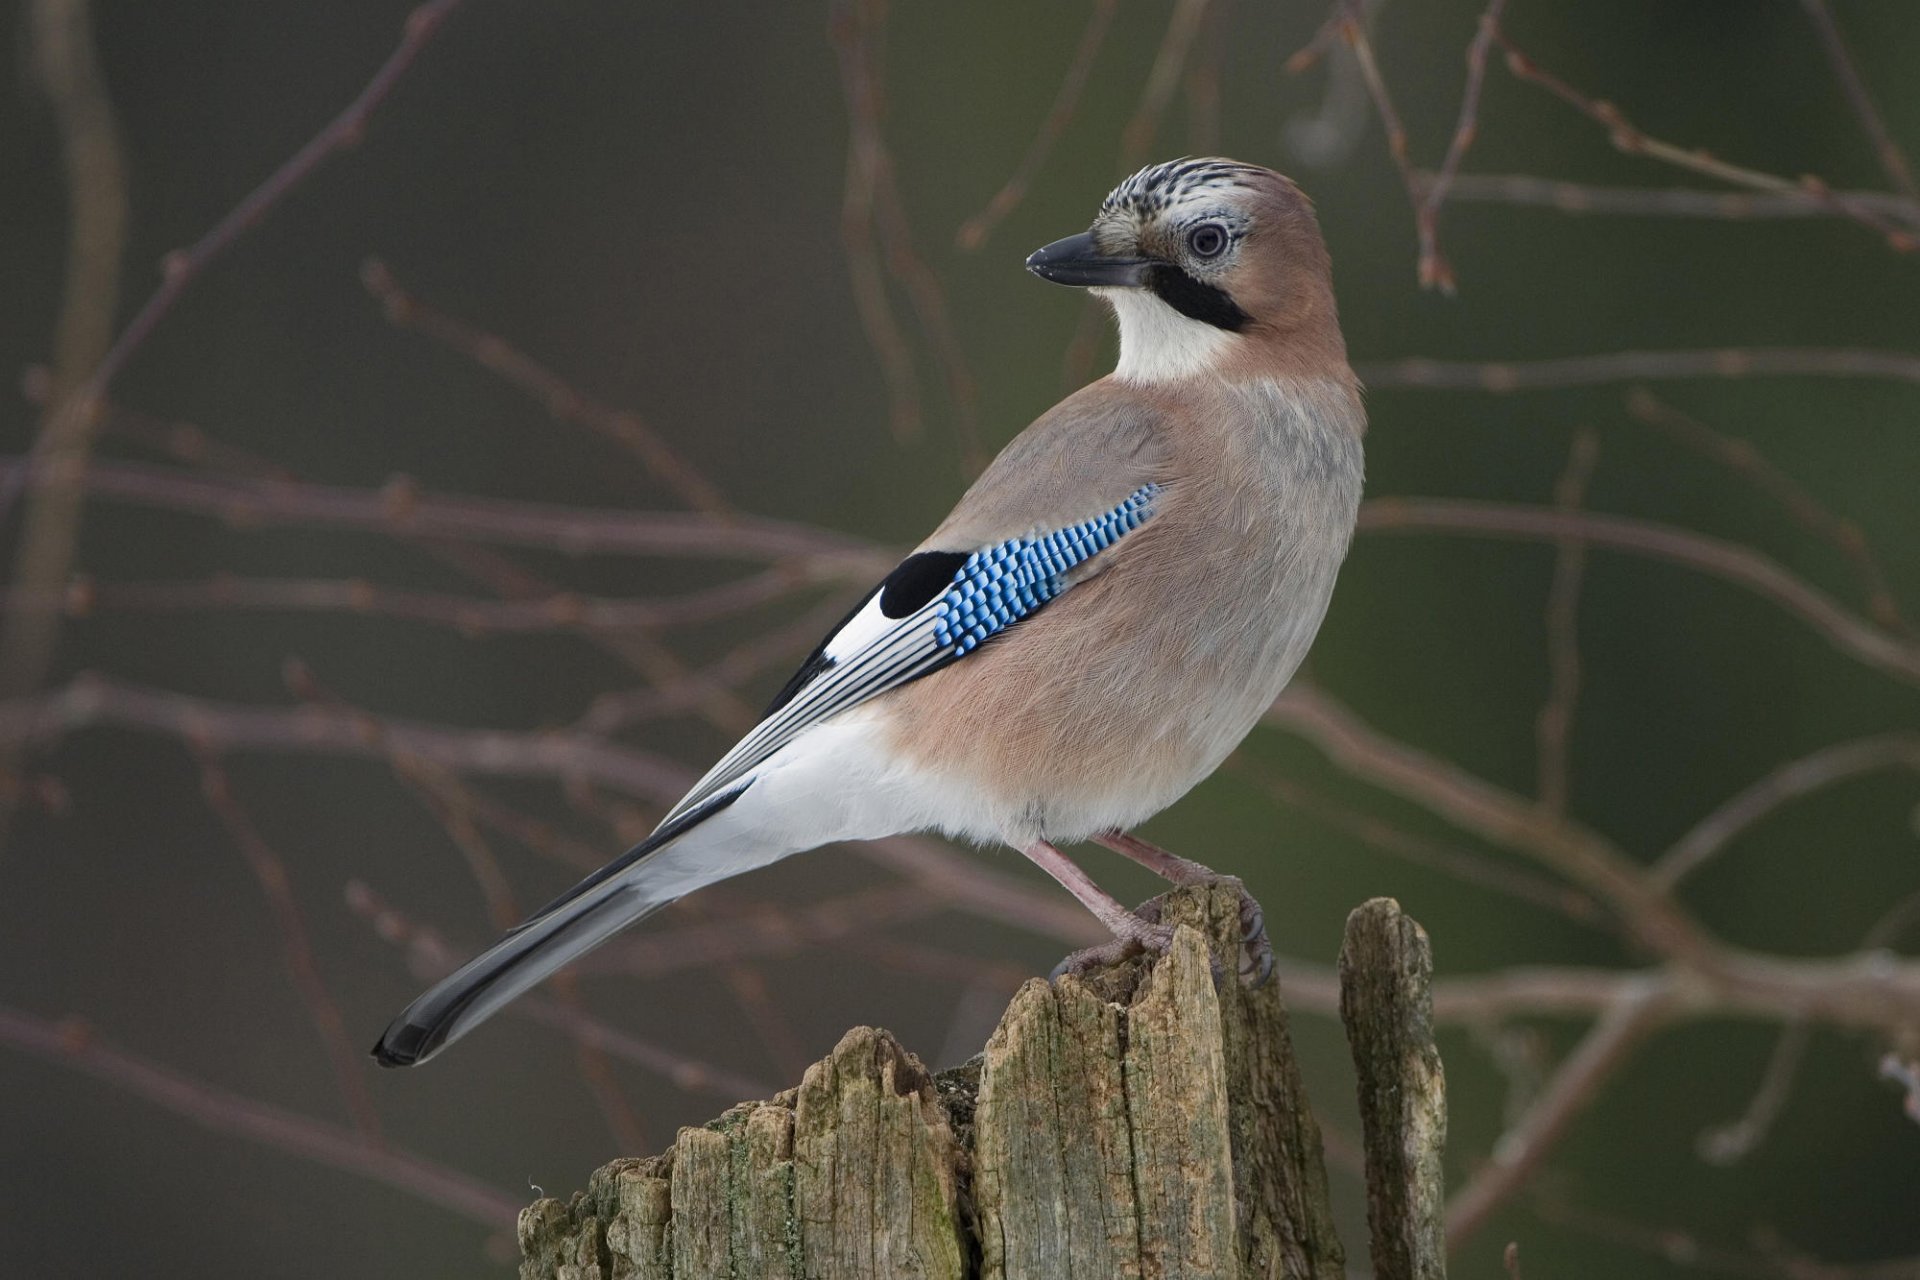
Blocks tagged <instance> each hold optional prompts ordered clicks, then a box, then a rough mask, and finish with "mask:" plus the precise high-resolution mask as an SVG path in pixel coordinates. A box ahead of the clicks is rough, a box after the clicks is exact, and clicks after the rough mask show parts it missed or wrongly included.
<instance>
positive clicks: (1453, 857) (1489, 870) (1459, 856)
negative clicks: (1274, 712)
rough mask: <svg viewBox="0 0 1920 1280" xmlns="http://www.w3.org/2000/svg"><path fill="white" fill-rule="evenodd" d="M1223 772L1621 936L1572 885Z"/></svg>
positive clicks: (1436, 865) (1464, 877) (1255, 777)
mask: <svg viewBox="0 0 1920 1280" xmlns="http://www.w3.org/2000/svg"><path fill="white" fill-rule="evenodd" d="M1224 767H1225V768H1227V769H1229V770H1231V771H1233V772H1235V773H1238V774H1239V775H1240V776H1242V777H1244V778H1247V779H1249V780H1250V781H1252V782H1253V784H1254V785H1255V786H1257V787H1259V788H1261V789H1262V790H1264V791H1266V792H1267V793H1268V794H1269V795H1270V796H1272V797H1273V799H1274V800H1275V801H1276V802H1278V803H1279V804H1281V805H1284V806H1287V807H1289V808H1293V809H1298V810H1299V811H1301V812H1302V813H1305V814H1307V815H1309V816H1310V817H1312V818H1314V819H1315V820H1317V821H1320V822H1324V823H1326V824H1327V825H1329V826H1332V827H1335V828H1338V829H1340V830H1342V831H1345V832H1347V833H1348V834H1350V835H1352V836H1353V837H1354V838H1355V839H1357V840H1360V841H1362V842H1364V843H1366V844H1369V845H1372V846H1374V847H1375V848H1377V849H1380V850H1382V851H1383V852H1386V853H1389V854H1392V855H1393V856H1394V857H1396V858H1400V859H1402V860H1404V861H1406V862H1410V863H1413V864H1414V865H1415V866H1421V867H1430V868H1432V869H1434V870H1436V871H1439V872H1442V873H1443V874H1445V875H1449V876H1452V877H1453V878H1454V879H1456V880H1459V881H1461V882H1463V883H1466V884H1474V885H1480V886H1482V887H1484V888H1487V889H1491V890H1493V891H1494V892H1495V893H1504V894H1506V895H1508V896H1509V897H1511V898H1514V899H1515V900H1517V901H1520V902H1525V903H1529V904H1531V905H1533V906H1537V907H1544V908H1546V909H1547V910H1549V911H1552V912H1555V913H1556V914H1559V915H1563V916H1565V917H1566V918H1567V919H1569V920H1572V921H1575V922H1577V923H1579V924H1583V925H1586V926H1588V927H1590V928H1597V929H1605V930H1608V931H1610V932H1616V933H1617V932H1618V928H1619V925H1618V922H1617V921H1615V920H1614V919H1613V917H1612V916H1610V915H1609V914H1608V913H1607V912H1606V911H1605V909H1603V908H1602V907H1601V906H1600V904H1599V903H1597V902H1595V901H1594V900H1593V898H1592V897H1590V896H1589V895H1588V894H1586V893H1583V892H1582V891H1581V890H1579V889H1576V888H1574V887H1573V886H1571V885H1568V884H1564V883H1562V882H1561V881H1559V880H1554V879H1550V878H1548V877H1546V876H1541V875H1536V874H1535V873H1533V872H1530V871H1527V870H1525V869H1524V868H1520V867H1514V866H1509V865H1507V864H1506V863H1504V862H1499V861H1496V860H1494V859H1493V858H1489V857H1486V856H1485V855H1483V854H1480V853H1477V852H1475V851H1473V850H1471V849H1466V848H1461V847H1458V846H1454V845H1448V844H1443V843H1441V842H1440V841H1438V840H1430V839H1427V838H1426V837H1424V836H1419V835H1415V834H1414V833H1413V832H1411V831H1407V830H1404V829H1402V828H1400V827H1397V826H1395V825H1393V824H1392V823H1390V822H1387V821H1386V820H1385V819H1383V818H1380V817H1378V816H1376V815H1374V814H1371V813H1366V812H1363V811H1361V810H1357V809H1350V808H1347V807H1345V806H1344V805H1339V804H1335V803H1333V802H1332V801H1331V800H1329V799H1327V798H1326V797H1325V796H1323V795H1321V794H1319V793H1318V792H1315V791H1313V790H1311V789H1309V788H1307V787H1303V786H1301V785H1300V784H1299V783H1298V782H1295V781H1294V780H1293V779H1291V778H1287V777H1283V776H1282V775H1280V774H1278V773H1274V772H1272V771H1270V770H1265V769H1259V768H1255V767H1254V766H1252V765H1251V764H1249V763H1248V762H1247V761H1245V760H1243V759H1240V758H1239V757H1237V756H1235V757H1230V758H1229V759H1228V761H1227V763H1226V765H1225V766H1224Z"/></svg>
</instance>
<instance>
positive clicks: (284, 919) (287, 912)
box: [194, 749, 385, 1146]
mask: <svg viewBox="0 0 1920 1280" xmlns="http://www.w3.org/2000/svg"><path fill="white" fill-rule="evenodd" d="M194 757H195V760H196V762H197V763H198V764H199V767H200V791H201V794H202V795H204V796H205V797H206V801H207V807H208V808H210V809H212V810H213V813H214V816H215V817H217V818H219V819H220V824H221V825H222V826H224V827H225V828H226V829H227V835H228V836H229V837H230V838H231V839H232V841H233V844H234V847H235V848H236V849H238V850H239V851H240V854H241V856H242V857H243V858H245V859H246V863H247V868H248V870H250V871H252V872H253V878H254V879H255V880H257V881H258V882H259V884H260V891H261V893H262V895H263V896H264V897H265V898H266V900H267V907H268V909H269V910H270V911H271V912H272V913H273V920H274V926H275V931H276V932H277V933H278V934H279V935H280V950H281V954H282V956H283V957H284V959H285V961H286V965H287V972H288V974H289V975H290V976H291V977H292V978H293V985H294V988H295V989H296V990H297V991H299V993H300V1001H301V1003H302V1004H304V1005H306V1007H307V1018H308V1020H309V1021H311V1022H312V1023H313V1028H314V1030H315V1031H316V1032H318V1033H319V1035H320V1042H321V1044H323V1045H324V1046H325V1047H326V1051H327V1061H328V1063H329V1064H330V1065H331V1066H332V1068H333V1078H334V1084H335V1086H336V1087H337V1088H338V1089H339V1090H340V1098H341V1100H342V1101H343V1102H344V1103H345V1104H346V1108H347V1114H348V1116H349V1117H350V1118H351V1119H352V1121H353V1127H354V1128H355V1130H357V1131H358V1132H359V1134H360V1136H361V1138H362V1139H363V1140H364V1141H366V1142H368V1143H370V1144H372V1145H374V1146H381V1145H384V1143H385V1136H384V1134H383V1131H382V1128H381V1124H380V1115H379V1112H378V1111H376V1110H375V1108H374V1105H373V1092H372V1090H370V1089H368V1088H367V1078H366V1067H365V1064H366V1057H365V1055H364V1054H362V1053H361V1052H360V1051H359V1050H357V1049H356V1048H355V1047H354V1045H353V1043H352V1041H351V1040H350V1039H349V1037H348V1036H347V1024H346V1020H345V1019H344V1018H342V1017H341V1016H340V1006H339V1005H338V1004H337V1003H335V1001H334V998H333V992H332V991H330V990H328V989H327V983H326V979H325V978H323V977H321V976H320V965H319V962H318V961H317V960H315V959H314V955H313V943H312V941H311V939H309V937H308V936H307V922H306V917H305V916H304V915H303V914H302V913H301V910H300V904H299V901H298V900H297V899H296V898H295V897H294V896H293V885H292V878H291V877H290V876H289V875H288V874H287V864H286V862H285V860H284V859H282V858H281V857H280V855H279V854H277V853H275V852H274V850H273V846H271V845H269V844H268V843H267V842H266V839H265V838H264V837H263V836H262V835H261V834H260V830H259V828H258V827H256V826H255V825H254V822H253V818H252V816H251V815H250V814H248V813H247V811H246V809H245V808H243V807H242V806H241V804H240V801H239V798H238V797H237V796H235V795H234V793H233V782H232V779H230V778H229V777H228V776H227V771H226V768H225V767H224V766H223V765H222V764H221V763H220V760H219V757H218V756H216V755H214V754H213V753H212V752H209V751H206V750H204V749H196V750H195V752H194Z"/></svg>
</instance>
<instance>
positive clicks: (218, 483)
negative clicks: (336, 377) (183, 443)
mask: <svg viewBox="0 0 1920 1280" xmlns="http://www.w3.org/2000/svg"><path fill="white" fill-rule="evenodd" d="M19 478H24V479H25V480H26V481H27V483H29V484H40V483H44V482H45V481H46V476H45V474H44V472H43V470H42V469H41V468H38V467H36V466H35V465H34V464H32V463H30V462H25V461H22V460H20V459H18V458H11V459H0V483H7V482H9V481H12V480H15V479H19ZM85 485H86V488H87V490H88V491H89V492H91V493H93V494H95V495H97V496H99V497H103V498H110V499H114V500H116V501H122V502H129V503H132V504H134V505H136V506H146V507H154V508H157V509H160V510H168V511H183V512H189V513H194V514H199V515H206V516H217V517H219V518H221V519H224V520H226V521H227V522H229V523H230V524H234V525H236V526H240V527H249V526H267V525H278V524H320V525H330V526H333V527H336V528H343V529H359V530H365V531H368V532H372V533H384V534H388V535H392V536H396V537H407V538H424V539H453V540H456V541H462V540H464V541H474V542H485V543H494V544H498V545H505V546H521V547H537V548H543V549H546V550H550V551H561V552H566V553H568V554H572V555H588V554H616V555H642V556H663V557H713V558H718V559H745V560H768V561H776V562H785V561H788V560H790V559H798V560H799V561H800V565H801V568H802V569H803V570H804V571H805V572H807V573H809V574H815V575H820V576H821V577H822V578H834V577H839V576H841V575H850V576H851V577H853V578H855V579H862V580H868V581H870V580H872V579H875V578H878V577H880V576H882V575H884V574H885V573H886V572H887V571H888V570H889V569H891V568H892V567H893V564H894V560H895V557H893V556H892V555H890V554H887V553H884V552H881V551H879V550H878V549H876V548H875V547H874V546H873V545H872V544H871V543H866V542H862V541H860V540H858V539H855V538H851V537H845V536H842V535H838V534H833V533H828V532H826V531H823V530H821V529H818V528H815V527H813V526H811V525H803V524H794V523H788V522H784V521H778V520H767V519H760V518H749V517H741V518H739V519H735V520H727V521H720V520H715V519H713V518H712V517H710V516H703V515H697V514H692V513H681V512H665V511H583V510H581V509H579V508H577V507H564V506H554V505H548V504H544V503H531V502H511V501H506V500H502V499H491V498H455V497H438V496H434V495H430V494H426V493H423V492H422V491H421V490H420V489H419V488H418V487H417V486H416V485H414V484H413V482H412V481H410V480H406V479H404V478H403V479H396V480H394V481H392V482H390V483H389V484H388V485H387V486H386V487H385V488H383V489H379V490H372V489H349V488H341V487H336V486H332V485H319V484H300V483H295V482H292V481H277V480H260V479H251V478H246V477H234V476H210V475H196V474H193V473H191V472H185V471H181V470H178V469H175V468H169V467H158V466H150V465H146V464H140V463H128V462H117V463H100V464H98V465H95V466H91V467H89V468H88V469H87V473H86V477H85ZM863 585H864V583H863Z"/></svg>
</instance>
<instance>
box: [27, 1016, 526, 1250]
mask: <svg viewBox="0 0 1920 1280" xmlns="http://www.w3.org/2000/svg"><path fill="white" fill-rule="evenodd" d="M0 1044H4V1045H6V1046H7V1047H9V1048H12V1049H16V1050H19V1051H20V1052H23V1053H28V1054H31V1055H32V1056H34V1057H36V1058H39V1059H40V1060H41V1061H43V1062H49V1063H52V1064H53V1065H54V1066H57V1067H65V1068H67V1069H70V1070H74V1071H78V1072H80V1073H82V1074H84V1075H89V1076H92V1077H93V1078H94V1079H96V1080H100V1081H103V1082H104V1083H106V1084H109V1085H111V1086H113V1087H114V1088H116V1089H120V1090H122V1091H124V1092H126V1093H131V1094H133V1095H135V1096H136V1097H141V1098H145V1099H146V1100H147V1101H149V1102H152V1103H155V1104H157V1105H158V1106H161V1107H164V1108H165V1109H166V1110H168V1111H171V1112H173V1113H174V1114H175V1115H178V1116H183V1117H185V1118H186V1119H188V1120H191V1121H193V1122H194V1123H195V1124H197V1125H199V1126H200V1127H202V1128H204V1129H210V1130H212V1131H214V1132H215V1133H225V1134H231V1135H233V1136H234V1137H237V1138H244V1139H246V1140H247V1141H249V1142H256V1143H259V1144H260V1145H261V1146H264V1147H267V1148H270V1149H271V1150H274V1151H279V1152H282V1153H284V1154H286V1155H290V1156H293V1157H295V1158H296V1159H300V1160H310V1161H312V1162H313V1163H315V1164H322V1165H326V1166H328V1167H330V1168H334V1169H339V1170H341V1171H343V1172H346V1173H351V1174H354V1175H356V1176H358V1177H362V1178H367V1179H369V1180H371V1181H374V1182H378V1183H381V1184H383V1185H385V1186H389V1187H392V1188H393V1189H394V1190H396V1191H399V1192H402V1193H404V1194H406V1195H410V1196H414V1197H416V1198H418V1199H421V1200H424V1201H426V1202H427V1203H429V1204H437V1205H439V1206H440V1207H442V1208H444V1209H449V1210H452V1211H453V1212H454V1213H457V1214H459V1215H460V1216H462V1217H464V1218H467V1219H469V1220H471V1221H473V1222H477V1223H479V1224H481V1225H482V1226H484V1227H487V1228H488V1229H490V1230H495V1231H499V1230H510V1229H511V1227H512V1225H513V1222H514V1219H515V1217H516V1216H517V1215H518V1214H519V1212H520V1204H521V1200H522V1197H521V1196H519V1195H516V1194H513V1193H509V1192H506V1191H501V1190H499V1189H498V1188H496V1187H490V1186H487V1185H486V1184H484V1183H481V1182H477V1181H475V1180H474V1179H472V1178H469V1177H468V1176H467V1175H465V1174H463V1173H459V1172H457V1171H455V1170H453V1169H449V1168H447V1167H446V1166H444V1165H440V1164H435V1163H434V1162H432V1161H430V1160H427V1159H424V1158H422V1157H420V1156H417V1155H413V1154H412V1153H410V1152H407V1151H402V1150H398V1149H396V1148H394V1147H390V1146H388V1147H376V1146H369V1145H368V1144H367V1143H366V1142H365V1141H364V1140H362V1139H361V1137H360V1136H359V1135H357V1134H355V1133H353V1132H352V1131H351V1130H348V1129H346V1128H343V1127H341V1126H338V1125H331V1124H327V1123H325V1122H324V1121H320V1120H315V1119H312V1118H311V1117H308V1116H303V1115H299V1114H297V1113H296V1112H292V1111H288V1110H285V1109H284V1108H281V1107H276V1106H274V1105H273V1104H272V1103H269V1102H261V1101H259V1100H257V1099H254V1098H248V1097H243V1096H242V1095H240V1094H237V1093H229V1092H228V1091H226V1090H225V1089H220V1088H217V1087H215V1086H214V1085H210V1084H205V1083H202V1082H201V1081H198V1080H195V1079H192V1078H191V1077H188V1076H185V1075H182V1074H181V1073H180V1072H178V1071H175V1070H174V1069H172V1068H171V1067H163V1066H161V1065H160V1064H159V1063H156V1062H153V1061H151V1060H149V1059H146V1058H142V1057H139V1056H137V1055H135V1054H132V1053H128V1052H127V1051H125V1050H123V1049H116V1048H114V1047H113V1046H111V1045H109V1044H106V1043H104V1042H103V1041H102V1040H101V1039H100V1037H99V1036H98V1035H97V1034H95V1033H94V1031H93V1030H92V1029H91V1028H90V1027H88V1026H87V1025H86V1024H85V1023H84V1022H81V1021H79V1020H78V1019H67V1020H65V1021H63V1022H59V1023H53V1022H47V1021H44V1020H42V1019H40V1018H36V1017H34V1016H33V1015H32V1014H29V1013H23V1012H21V1011H20V1010H18V1009H13V1008H8V1007H6V1006H0Z"/></svg>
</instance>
